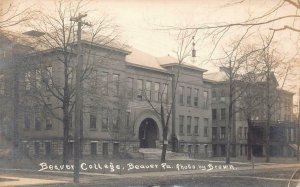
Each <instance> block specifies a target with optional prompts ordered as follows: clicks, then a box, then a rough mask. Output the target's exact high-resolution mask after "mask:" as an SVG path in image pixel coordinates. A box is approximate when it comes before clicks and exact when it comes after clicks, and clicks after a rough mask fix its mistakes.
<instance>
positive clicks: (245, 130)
mask: <svg viewBox="0 0 300 187" xmlns="http://www.w3.org/2000/svg"><path fill="white" fill-rule="evenodd" d="M244 138H245V139H248V127H244Z"/></svg>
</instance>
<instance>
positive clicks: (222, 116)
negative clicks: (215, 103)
mask: <svg viewBox="0 0 300 187" xmlns="http://www.w3.org/2000/svg"><path fill="white" fill-rule="evenodd" d="M225 118H226V109H225V108H221V115H220V120H225Z"/></svg>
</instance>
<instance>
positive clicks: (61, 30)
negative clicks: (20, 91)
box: [28, 0, 118, 164]
mask: <svg viewBox="0 0 300 187" xmlns="http://www.w3.org/2000/svg"><path fill="white" fill-rule="evenodd" d="M86 5H87V2H86V1H83V0H80V1H75V2H73V1H64V0H58V1H56V6H55V8H56V11H55V12H56V14H44V13H41V12H40V14H39V16H38V17H37V18H36V19H35V20H33V21H31V22H29V23H28V25H29V26H30V27H31V28H32V29H33V31H31V32H28V34H29V35H31V36H34V37H35V41H34V43H31V46H33V48H34V50H35V51H37V54H38V57H40V59H39V60H38V63H40V66H41V67H42V70H38V71H36V75H35V78H36V77H37V76H38V77H40V79H41V80H43V81H44V83H45V85H46V90H47V92H44V91H40V92H38V94H39V96H38V98H39V99H38V101H39V102H40V103H41V104H43V105H44V106H45V107H46V108H47V110H48V111H49V112H50V114H51V115H52V116H54V117H55V118H56V119H58V120H60V121H62V123H63V127H64V128H63V129H64V130H63V131H64V133H63V134H64V135H63V163H64V164H66V163H67V162H68V152H69V151H68V142H69V133H70V122H71V121H70V120H71V119H70V117H71V116H72V115H71V113H72V111H73V108H74V104H75V100H74V96H75V86H74V77H75V76H74V75H75V67H76V49H77V41H76V37H77V34H76V27H75V23H74V22H72V21H70V18H71V17H75V16H76V15H77V14H78V13H81V12H86V11H87V10H86ZM83 31H84V33H83V38H82V44H83V47H82V49H83V56H84V62H83V63H84V70H83V72H82V75H81V81H84V80H85V79H86V78H87V76H88V75H89V74H90V73H91V72H92V69H93V66H94V63H95V61H96V59H97V60H99V59H98V58H99V57H97V58H96V56H97V55H96V53H95V52H94V51H93V47H92V46H93V45H94V44H95V43H97V44H98V45H103V46H107V45H110V44H112V43H113V41H114V40H115V39H116V38H117V36H118V32H117V27H116V26H114V25H113V24H112V22H111V20H110V19H109V18H108V17H107V16H105V15H103V16H102V17H100V18H99V19H98V20H95V21H94V23H90V26H89V27H83ZM51 51H56V52H57V53H55V55H54V58H55V59H53V56H52V57H51V58H52V59H51V58H45V55H43V53H46V54H47V52H51ZM101 58H102V60H103V59H105V58H107V54H106V55H102V57H101ZM52 68H53V69H54V70H56V72H55V71H53V73H52ZM60 73H61V74H60ZM38 74H40V75H38ZM55 74H56V75H55ZM58 77H61V78H58ZM49 93H50V95H51V96H52V97H53V98H55V103H56V104H55V105H49V104H47V103H48V102H47V101H46V99H47V97H46V96H47V94H49ZM58 111H62V113H63V115H62V116H61V115H59V114H61V113H59V112H58ZM81 129H82V124H81ZM81 138H82V133H81Z"/></svg>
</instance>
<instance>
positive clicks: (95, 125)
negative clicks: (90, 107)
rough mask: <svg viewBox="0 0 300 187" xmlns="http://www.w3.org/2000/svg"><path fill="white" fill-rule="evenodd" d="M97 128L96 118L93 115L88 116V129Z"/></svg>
mask: <svg viewBox="0 0 300 187" xmlns="http://www.w3.org/2000/svg"><path fill="white" fill-rule="evenodd" d="M96 127H97V117H96V115H95V114H90V128H91V129H96Z"/></svg>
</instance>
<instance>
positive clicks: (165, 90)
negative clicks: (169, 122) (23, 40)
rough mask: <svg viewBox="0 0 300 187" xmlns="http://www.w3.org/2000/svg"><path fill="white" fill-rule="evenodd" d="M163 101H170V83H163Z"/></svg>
mask: <svg viewBox="0 0 300 187" xmlns="http://www.w3.org/2000/svg"><path fill="white" fill-rule="evenodd" d="M162 89H163V90H162V102H164V103H168V93H169V86H168V84H163V88H162Z"/></svg>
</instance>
